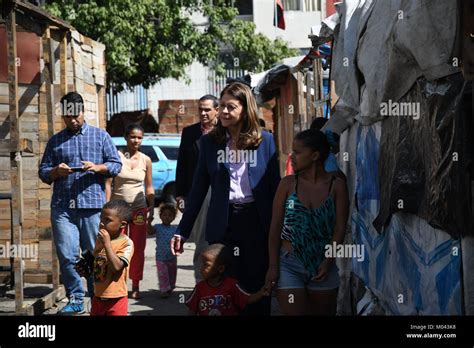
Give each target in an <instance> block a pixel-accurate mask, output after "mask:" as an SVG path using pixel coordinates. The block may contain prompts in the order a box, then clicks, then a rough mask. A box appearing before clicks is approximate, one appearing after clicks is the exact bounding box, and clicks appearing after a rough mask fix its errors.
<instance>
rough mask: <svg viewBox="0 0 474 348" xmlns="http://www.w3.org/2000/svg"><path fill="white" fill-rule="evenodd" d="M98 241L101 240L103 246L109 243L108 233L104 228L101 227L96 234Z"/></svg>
mask: <svg viewBox="0 0 474 348" xmlns="http://www.w3.org/2000/svg"><path fill="white" fill-rule="evenodd" d="M97 238H98V241H99V242H102V245H103V246H104V247H105V246H106V245H110V234H109V232H107V230H106V229H103V228H102V229H101V230H100V231H99V234H98V235H97Z"/></svg>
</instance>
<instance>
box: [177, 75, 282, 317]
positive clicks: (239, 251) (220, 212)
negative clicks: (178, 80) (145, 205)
mask: <svg viewBox="0 0 474 348" xmlns="http://www.w3.org/2000/svg"><path fill="white" fill-rule="evenodd" d="M257 110H258V109H257V104H256V102H255V98H254V96H253V94H252V91H251V90H250V88H249V87H248V86H246V85H244V84H242V83H238V82H235V83H232V84H230V85H228V86H226V88H224V90H223V91H222V93H221V99H220V106H219V115H218V118H219V121H218V124H217V126H216V127H215V128H214V130H213V131H211V132H210V133H209V134H207V135H204V136H202V137H201V139H200V140H199V149H200V150H199V159H198V164H197V168H196V171H195V174H194V179H193V184H192V187H191V192H190V194H189V196H188V200H187V202H186V210H185V211H184V214H183V217H182V219H181V222H180V224H179V227H178V229H177V234H176V235H175V237H174V238H173V240H172V241H171V247H172V251H173V253H175V254H176V255H179V254H180V253H181V252H182V251H183V243H184V240H185V239H187V238H188V237H189V235H190V233H191V230H192V228H193V225H194V221H195V220H196V217H197V215H198V213H199V210H200V209H201V205H202V202H203V201H204V198H205V196H206V194H207V191H208V188H209V185H210V186H211V200H210V203H209V210H208V214H207V224H206V240H207V241H208V242H209V244H213V243H224V244H225V245H227V246H229V247H230V248H231V250H232V251H233V255H234V257H233V261H234V262H233V265H232V267H231V270H230V274H229V275H232V276H233V277H235V278H236V279H237V281H238V282H239V284H240V286H241V287H242V288H243V289H244V290H246V291H247V292H256V291H258V290H259V289H261V287H262V286H263V285H264V282H265V274H266V271H267V266H268V233H269V229H270V223H271V214H272V203H273V197H274V196H275V192H276V189H277V187H278V183H279V181H280V174H279V173H280V171H279V165H278V160H277V153H276V151H275V143H274V140H273V136H272V135H271V134H270V133H268V132H266V131H264V130H262V129H261V127H260V125H259V121H258V111H257ZM245 314H249V315H269V314H270V299H269V298H265V299H263V300H261V301H260V302H258V303H256V304H252V305H249V306H248V307H247V308H246V310H245Z"/></svg>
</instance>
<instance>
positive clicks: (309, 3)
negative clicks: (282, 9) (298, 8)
mask: <svg viewBox="0 0 474 348" xmlns="http://www.w3.org/2000/svg"><path fill="white" fill-rule="evenodd" d="M304 11H306V12H315V11H321V0H304Z"/></svg>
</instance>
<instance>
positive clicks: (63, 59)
mask: <svg viewBox="0 0 474 348" xmlns="http://www.w3.org/2000/svg"><path fill="white" fill-rule="evenodd" d="M59 65H60V71H61V74H60V86H61V95H62V96H63V95H65V94H66V93H67V36H66V35H64V36H63V37H62V39H61V41H60V42H59Z"/></svg>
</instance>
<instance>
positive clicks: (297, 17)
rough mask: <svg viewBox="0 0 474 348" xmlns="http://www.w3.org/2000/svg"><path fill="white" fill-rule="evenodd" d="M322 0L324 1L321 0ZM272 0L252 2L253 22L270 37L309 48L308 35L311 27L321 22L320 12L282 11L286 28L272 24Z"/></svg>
mask: <svg viewBox="0 0 474 348" xmlns="http://www.w3.org/2000/svg"><path fill="white" fill-rule="evenodd" d="M323 2H324V1H323ZM274 3H275V2H274V0H258V1H254V2H253V22H254V23H255V25H256V26H257V32H260V33H262V34H264V35H265V36H267V37H268V38H270V39H272V40H273V39H276V38H277V37H279V38H281V39H283V40H285V41H286V42H288V45H289V46H290V47H292V48H309V47H311V40H310V39H308V35H309V34H310V32H311V27H312V26H315V25H318V24H320V23H321V12H320V11H315V12H303V11H287V10H285V11H284V16H285V23H286V29H285V30H282V29H279V28H277V27H275V26H274V25H273V18H274V12H275V7H274Z"/></svg>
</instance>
